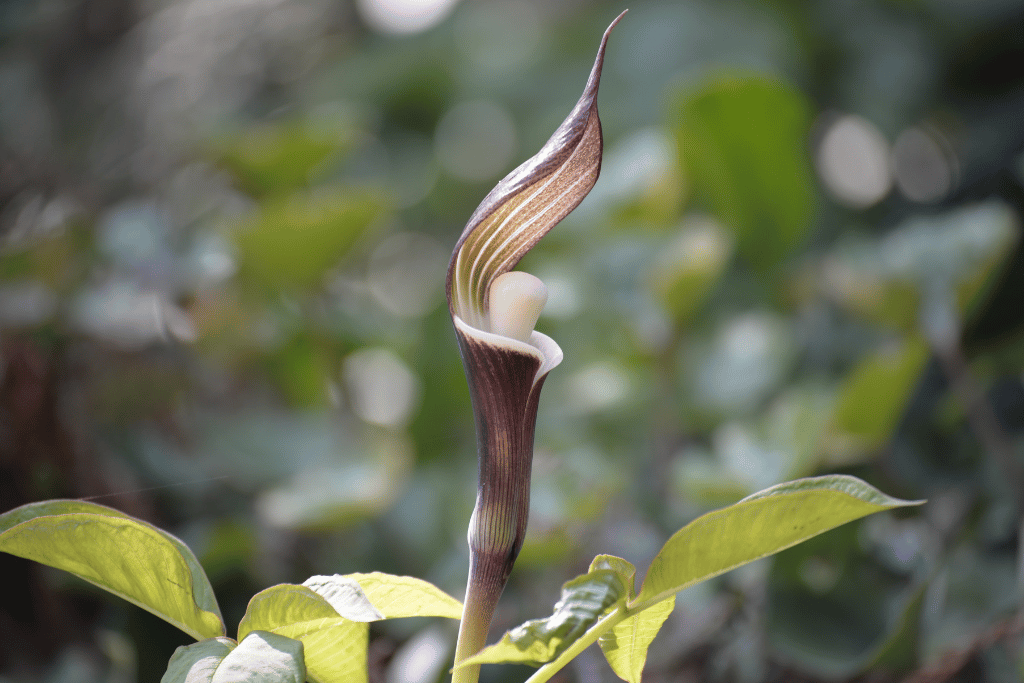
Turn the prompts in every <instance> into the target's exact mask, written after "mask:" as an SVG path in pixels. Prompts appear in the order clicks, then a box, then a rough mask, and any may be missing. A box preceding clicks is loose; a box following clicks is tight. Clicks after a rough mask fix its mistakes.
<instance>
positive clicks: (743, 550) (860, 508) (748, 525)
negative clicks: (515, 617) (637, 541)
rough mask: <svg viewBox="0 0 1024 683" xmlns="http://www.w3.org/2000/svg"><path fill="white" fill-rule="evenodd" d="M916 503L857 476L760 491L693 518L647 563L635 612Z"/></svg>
mask: <svg viewBox="0 0 1024 683" xmlns="http://www.w3.org/2000/svg"><path fill="white" fill-rule="evenodd" d="M922 502H923V501H906V500H899V499H897V498H891V497H889V496H887V495H885V494H884V493H882V492H880V491H879V490H878V489H876V488H874V487H872V486H870V485H868V484H866V483H864V482H863V481H861V480H860V479H857V478H856V477H850V476H845V475H832V476H825V477H811V478H808V479H798V480H796V481H792V482H788V483H785V484H779V485H778V486H773V487H771V488H768V489H765V490H764V491H761V492H759V493H755V494H753V495H752V496H748V497H747V498H744V499H743V500H741V501H740V502H738V503H736V504H734V505H730V506H729V507H726V508H723V509H721V510H716V511H714V512H709V513H708V514H706V515H703V516H701V517H698V518H697V519H695V520H694V521H692V522H690V523H689V524H687V525H686V526H685V527H683V528H682V529H680V530H679V531H677V532H676V533H675V534H673V536H672V537H671V538H670V539H669V540H668V542H666V543H665V545H664V546H663V547H662V549H661V551H660V552H659V553H658V555H657V556H656V557H655V558H654V561H653V562H652V563H651V568H650V570H649V571H648V572H647V577H646V578H645V579H644V584H643V588H641V590H640V595H639V596H637V599H636V604H635V605H634V604H631V605H629V607H630V609H633V608H634V607H641V608H642V607H644V606H647V605H653V604H655V603H657V602H659V601H661V600H665V599H667V598H669V597H671V596H673V595H675V594H676V593H677V592H679V591H680V590H682V589H683V588H686V587H688V586H692V585H693V584H695V583H698V582H700V581H705V580H707V579H710V578H712V577H714V576H718V575H719V574H724V573H725V572H727V571H729V570H730V569H735V568H736V567H739V566H741V565H744V564H747V563H748V562H753V561H754V560H758V559H760V558H762V557H767V556H768V555H772V554H774V553H777V552H779V551H780V550H785V549H786V548H789V547H791V546H794V545H796V544H797V543H800V542H801V541H805V540H807V539H808V538H811V537H813V536H817V535H818V534H820V533H822V532H825V531H828V530H829V529H834V528H835V527H837V526H840V525H842V524H846V523H847V522H851V521H853V520H855V519H859V518H861V517H864V516H866V515H870V514H871V513H873V512H879V511H881V510H889V509H892V508H897V507H905V506H909V505H920V504H921V503H922Z"/></svg>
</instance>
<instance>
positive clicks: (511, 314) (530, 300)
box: [489, 270, 548, 343]
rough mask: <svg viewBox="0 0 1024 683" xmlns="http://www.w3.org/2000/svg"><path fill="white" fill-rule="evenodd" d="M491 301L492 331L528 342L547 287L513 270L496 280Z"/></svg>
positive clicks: (544, 302) (545, 301)
mask: <svg viewBox="0 0 1024 683" xmlns="http://www.w3.org/2000/svg"><path fill="white" fill-rule="evenodd" d="M489 299H490V301H489V302H490V322H491V332H493V333H494V334H500V335H502V336H504V337H511V338H512V339H518V340H519V341H521V342H526V343H529V342H530V334H531V333H532V332H533V328H534V327H535V326H536V325H537V319H538V318H539V317H540V312H541V311H542V310H544V304H546V303H547V302H548V288H547V287H545V286H544V283H543V282H541V281H540V278H538V277H536V276H534V275H530V274H529V273H523V272H520V271H516V270H514V271H511V272H508V273H502V274H501V275H499V276H498V277H496V278H495V279H494V282H492V283H491V293H490V297H489Z"/></svg>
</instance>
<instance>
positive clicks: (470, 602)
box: [452, 551, 505, 683]
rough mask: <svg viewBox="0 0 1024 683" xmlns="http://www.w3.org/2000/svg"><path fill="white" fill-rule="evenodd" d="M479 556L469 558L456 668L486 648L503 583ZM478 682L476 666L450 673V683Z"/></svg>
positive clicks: (491, 564)
mask: <svg viewBox="0 0 1024 683" xmlns="http://www.w3.org/2000/svg"><path fill="white" fill-rule="evenodd" d="M481 555H482V554H481V553H477V552H472V551H471V554H470V561H469V581H468V583H467V585H466V599H465V601H464V602H463V607H462V621H461V623H460V624H459V640H458V642H457V644H456V645H455V665H456V666H458V664H459V662H462V661H463V660H465V659H469V658H470V657H472V656H473V655H475V654H476V653H477V652H480V650H482V649H484V646H485V645H487V633H488V631H489V630H490V627H491V618H492V617H493V616H494V610H495V608H497V606H498V598H500V597H501V592H502V589H503V588H504V585H505V584H504V581H501V580H500V579H499V578H498V577H497V576H495V573H496V572H495V571H494V567H493V563H490V562H487V560H486V559H484V558H482V557H481ZM479 678H480V665H479V664H472V665H470V666H464V667H461V668H456V669H455V671H454V673H452V683H477V680H478V679H479Z"/></svg>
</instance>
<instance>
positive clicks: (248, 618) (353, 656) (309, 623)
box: [238, 584, 369, 683]
mask: <svg viewBox="0 0 1024 683" xmlns="http://www.w3.org/2000/svg"><path fill="white" fill-rule="evenodd" d="M255 630H261V631H269V632H271V633H276V634H278V635H281V636H285V637H287V638H292V639H294V640H299V641H301V642H302V645H303V648H304V652H305V662H306V675H307V677H308V678H309V679H310V680H311V681H314V683H335V682H337V683H349V682H351V683H360V682H363V681H366V680H367V668H366V649H367V647H368V645H369V627H368V626H367V624H366V623H365V622H356V621H350V620H348V619H345V618H343V617H341V616H339V615H338V612H337V611H336V610H335V609H334V608H333V607H332V606H331V604H330V603H329V602H328V601H327V600H326V599H325V598H323V597H322V596H320V595H317V594H316V593H314V592H313V590H312V589H310V588H308V587H306V586H297V585H294V584H281V585H279V586H272V587H271V588H268V589H266V590H263V591H260V592H259V593H257V594H256V595H255V596H253V599H252V600H250V601H249V607H248V608H247V609H246V612H245V616H244V617H242V621H241V623H239V625H238V636H239V638H245V637H246V636H247V635H248V634H249V633H251V632H253V631H255Z"/></svg>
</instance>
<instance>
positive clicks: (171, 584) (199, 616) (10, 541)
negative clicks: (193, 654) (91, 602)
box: [0, 500, 224, 640]
mask: <svg viewBox="0 0 1024 683" xmlns="http://www.w3.org/2000/svg"><path fill="white" fill-rule="evenodd" d="M0 551H3V552H7V553H10V554H12V555H17V556H19V557H24V558H26V559H29V560H34V561H36V562H40V563H42V564H45V565H49V566H51V567H56V568H57V569H62V570H64V571H66V572H70V573H72V574H74V575H75V576H78V577H79V578H82V579H84V580H86V581H88V582H90V583H92V584H95V585H97V586H99V587H100V588H103V589H104V590H107V591H110V592H111V593H113V594H115V595H118V596H120V597H122V598H124V599H125V600H127V601H129V602H131V603H133V604H135V605H138V606H139V607H141V608H143V609H145V610H147V611H149V612H152V613H153V614H155V615H157V616H158V617H160V618H161V619H165V620H166V621H168V622H170V623H171V624H174V625H175V626H177V627H178V628H180V629H181V630H183V631H185V632H186V633H188V634H189V635H191V636H192V637H194V638H196V639H197V640H202V639H204V638H215V637H217V636H223V635H224V621H223V619H222V617H221V615H220V608H219V607H218V606H217V600H216V598H215V597H214V595H213V588H212V586H210V582H209V579H207V577H206V574H205V573H204V572H203V568H202V567H201V566H200V564H199V561H198V560H197V559H196V557H195V555H193V554H192V551H191V550H189V549H188V547H187V546H186V545H185V544H184V543H182V542H181V541H180V540H178V539H177V538H175V537H174V536H172V535H170V534H169V533H167V532H165V531H161V530H160V529H157V528H156V527H154V526H152V525H151V524H147V523H146V522H142V521H139V520H137V519H134V518H132V517H129V516H128V515H126V514H124V513H123V512H120V511H118V510H114V509H113V508H108V507H105V506H103V505H97V504H96V503H87V502H82V501H75V500H52V501H46V502H42V503H30V504H28V505H23V506H22V507H19V508H15V509H14V510H11V511H9V512H6V513H4V514H3V515H0Z"/></svg>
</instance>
